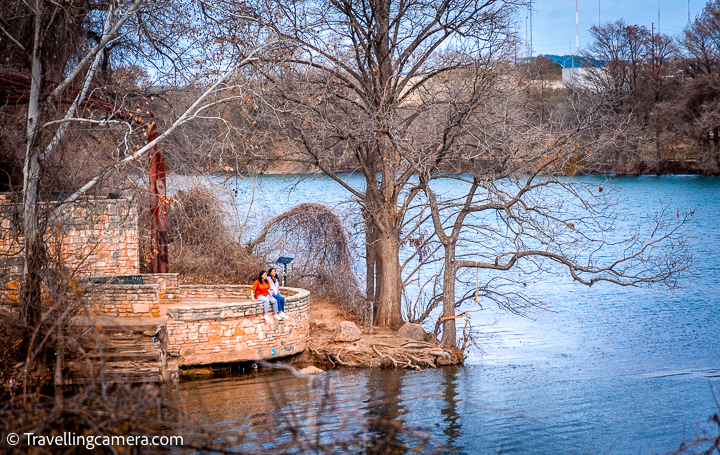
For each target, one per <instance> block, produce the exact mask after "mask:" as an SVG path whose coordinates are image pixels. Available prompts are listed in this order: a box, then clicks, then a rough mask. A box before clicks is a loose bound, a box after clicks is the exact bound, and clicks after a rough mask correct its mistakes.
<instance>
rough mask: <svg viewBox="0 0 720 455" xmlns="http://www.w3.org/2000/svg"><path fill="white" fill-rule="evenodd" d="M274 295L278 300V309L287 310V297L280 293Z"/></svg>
mask: <svg viewBox="0 0 720 455" xmlns="http://www.w3.org/2000/svg"><path fill="white" fill-rule="evenodd" d="M273 297H275V300H277V303H278V311H285V297H283V296H281V295H280V294H273Z"/></svg>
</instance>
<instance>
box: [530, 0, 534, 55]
mask: <svg viewBox="0 0 720 455" xmlns="http://www.w3.org/2000/svg"><path fill="white" fill-rule="evenodd" d="M532 38H533V37H532V0H530V57H532V56H533V42H532Z"/></svg>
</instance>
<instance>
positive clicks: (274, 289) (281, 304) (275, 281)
mask: <svg viewBox="0 0 720 455" xmlns="http://www.w3.org/2000/svg"><path fill="white" fill-rule="evenodd" d="M268 282H269V283H270V295H272V296H273V297H274V298H275V300H277V303H278V312H279V313H278V314H279V315H280V317H281V318H283V319H289V318H288V316H287V315H286V314H285V297H283V296H281V295H280V279H279V278H278V276H277V272H276V271H275V268H274V267H273V268H271V269H270V271H269V272H268Z"/></svg>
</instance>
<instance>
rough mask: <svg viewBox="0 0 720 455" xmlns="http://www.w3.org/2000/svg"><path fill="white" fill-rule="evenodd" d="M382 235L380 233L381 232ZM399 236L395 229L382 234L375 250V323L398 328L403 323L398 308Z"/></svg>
mask: <svg viewBox="0 0 720 455" xmlns="http://www.w3.org/2000/svg"><path fill="white" fill-rule="evenodd" d="M381 235H382V234H381ZM399 255H400V236H399V232H398V230H397V229H395V230H393V231H392V232H391V233H390V235H389V236H386V235H382V237H381V238H380V239H379V240H378V241H377V250H376V264H377V268H376V275H375V276H376V296H375V300H376V301H377V307H378V311H377V318H376V321H375V322H376V324H377V325H379V326H381V327H390V328H391V329H393V330H397V329H399V328H400V327H401V326H402V324H403V319H402V311H401V308H400V292H401V279H400V259H399Z"/></svg>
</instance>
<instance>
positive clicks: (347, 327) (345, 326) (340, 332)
mask: <svg viewBox="0 0 720 455" xmlns="http://www.w3.org/2000/svg"><path fill="white" fill-rule="evenodd" d="M360 335H361V332H360V329H358V327H357V325H355V323H353V322H350V321H342V322H341V323H340V324H339V325H338V328H337V329H335V331H334V332H333V334H332V336H331V339H332V340H333V341H357V340H359V339H360Z"/></svg>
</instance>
